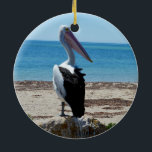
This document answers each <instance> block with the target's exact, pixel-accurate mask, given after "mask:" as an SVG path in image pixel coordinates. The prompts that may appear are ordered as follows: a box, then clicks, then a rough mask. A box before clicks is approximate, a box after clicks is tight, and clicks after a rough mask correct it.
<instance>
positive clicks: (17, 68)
mask: <svg viewBox="0 0 152 152" xmlns="http://www.w3.org/2000/svg"><path fill="white" fill-rule="evenodd" d="M81 44H82V45H83V47H84V48H85V49H86V51H87V52H88V54H89V56H90V57H91V59H92V60H93V63H90V62H88V61H87V60H85V59H84V58H83V57H82V56H80V55H79V54H77V53H75V56H76V65H77V66H78V67H81V68H83V71H82V72H83V73H86V76H85V80H86V81H88V82H90V81H92V82H98V81H103V82H137V81H138V69H137V64H136V59H135V56H134V53H133V51H132V49H131V47H130V46H129V45H128V44H111V43H88V42H82V43H81ZM66 59H67V55H66V52H65V51H64V48H63V47H62V45H61V44H60V42H56V41H34V40H26V41H24V43H23V44H22V46H21V48H20V50H19V52H18V54H17V57H16V61H15V65H14V80H15V81H23V80H38V81H40V80H41V81H51V80H52V69H53V66H54V65H55V64H58V65H59V64H61V63H62V62H64V61H65V60H66Z"/></svg>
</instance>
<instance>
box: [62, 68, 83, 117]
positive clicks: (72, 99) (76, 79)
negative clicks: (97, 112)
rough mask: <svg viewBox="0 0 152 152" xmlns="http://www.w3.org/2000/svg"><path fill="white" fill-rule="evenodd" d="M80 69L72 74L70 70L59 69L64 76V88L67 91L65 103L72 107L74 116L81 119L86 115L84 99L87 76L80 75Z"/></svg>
mask: <svg viewBox="0 0 152 152" xmlns="http://www.w3.org/2000/svg"><path fill="white" fill-rule="evenodd" d="M80 70H82V69H79V68H76V69H74V73H73V74H72V73H71V72H70V71H69V70H68V69H66V68H63V67H59V71H60V72H61V74H62V76H63V86H64V88H65V91H66V96H65V98H64V99H65V101H66V102H67V103H68V104H69V105H70V107H71V109H72V112H73V115H74V116H75V117H81V116H83V115H84V111H85V108H84V98H85V80H84V78H83V76H84V75H85V74H82V73H80Z"/></svg>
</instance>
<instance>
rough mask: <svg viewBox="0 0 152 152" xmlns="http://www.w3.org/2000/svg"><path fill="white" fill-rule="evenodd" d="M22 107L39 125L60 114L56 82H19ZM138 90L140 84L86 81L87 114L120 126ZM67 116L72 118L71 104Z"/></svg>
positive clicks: (16, 84)
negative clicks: (54, 85)
mask: <svg viewBox="0 0 152 152" xmlns="http://www.w3.org/2000/svg"><path fill="white" fill-rule="evenodd" d="M14 86H15V91H16V95H17V98H18V100H19V103H20V105H21V106H22V108H23V110H24V111H25V113H26V114H27V115H29V116H30V118H32V120H33V121H34V122H35V123H36V124H40V123H43V122H46V121H48V120H49V119H50V118H52V117H55V116H57V115H60V111H61V101H60V99H59V98H58V97H57V95H56V92H55V91H54V90H53V85H52V82H47V81H16V82H14ZM136 91H137V83H118V82H117V83H115V82H86V95H85V109H86V110H85V115H86V116H87V117H90V118H92V117H93V118H96V119H98V120H99V121H100V122H102V123H103V124H106V125H107V124H109V123H118V122H119V121H120V120H121V119H122V118H123V117H124V115H125V114H126V113H127V112H128V110H129V108H130V106H131V105H132V102H133V100H134V98H135V95H136ZM65 113H66V114H67V115H72V113H71V109H70V107H69V106H68V105H66V106H65Z"/></svg>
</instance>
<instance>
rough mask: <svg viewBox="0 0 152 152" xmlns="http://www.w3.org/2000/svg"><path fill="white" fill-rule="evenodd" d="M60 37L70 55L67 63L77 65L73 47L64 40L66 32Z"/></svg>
mask: <svg viewBox="0 0 152 152" xmlns="http://www.w3.org/2000/svg"><path fill="white" fill-rule="evenodd" d="M59 38H60V42H61V43H62V45H63V47H64V48H65V50H66V53H67V55H68V59H67V61H65V63H66V64H68V65H71V66H74V65H75V56H74V53H73V51H72V48H71V47H70V46H69V45H68V44H67V43H66V41H65V40H64V33H62V32H61V33H60V36H59Z"/></svg>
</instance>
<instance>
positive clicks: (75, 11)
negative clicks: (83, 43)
mask: <svg viewBox="0 0 152 152" xmlns="http://www.w3.org/2000/svg"><path fill="white" fill-rule="evenodd" d="M72 12H73V13H74V21H73V24H74V25H76V24H77V0H73V1H72Z"/></svg>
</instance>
